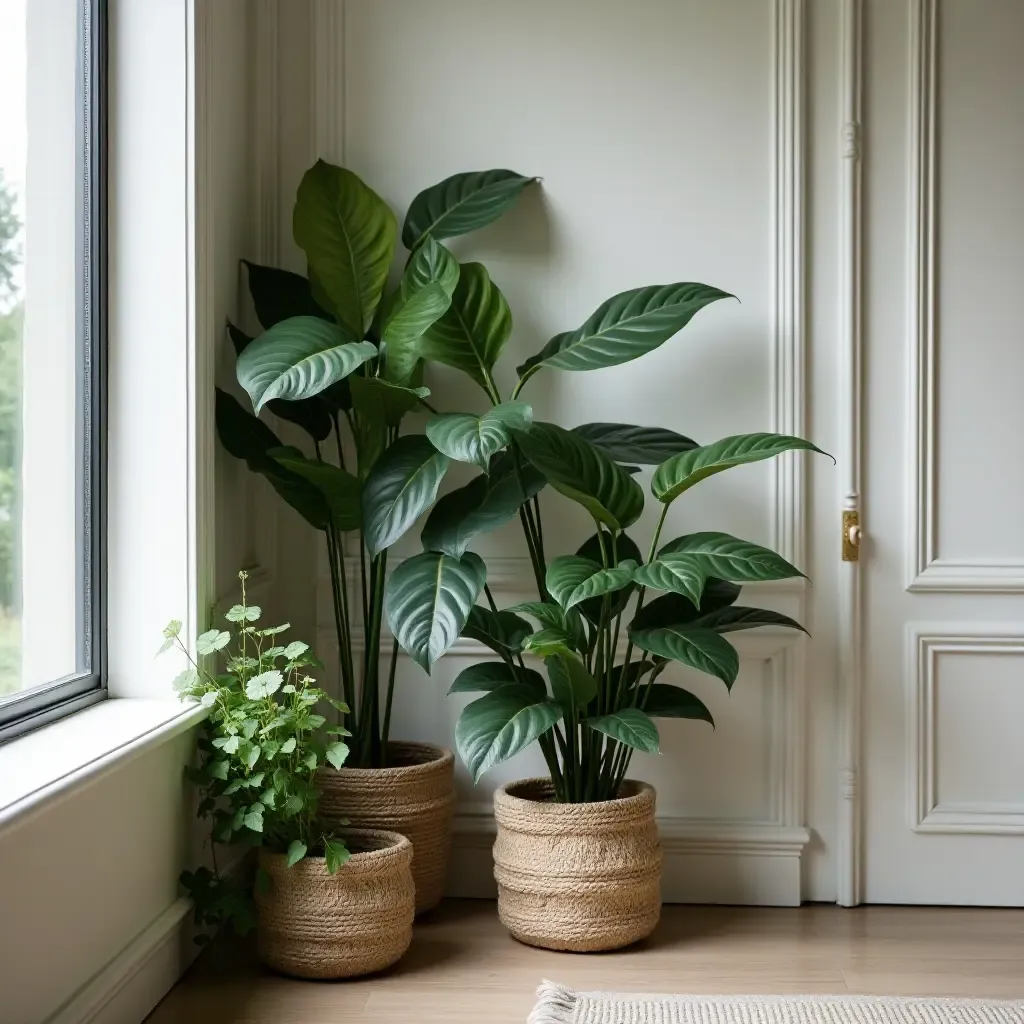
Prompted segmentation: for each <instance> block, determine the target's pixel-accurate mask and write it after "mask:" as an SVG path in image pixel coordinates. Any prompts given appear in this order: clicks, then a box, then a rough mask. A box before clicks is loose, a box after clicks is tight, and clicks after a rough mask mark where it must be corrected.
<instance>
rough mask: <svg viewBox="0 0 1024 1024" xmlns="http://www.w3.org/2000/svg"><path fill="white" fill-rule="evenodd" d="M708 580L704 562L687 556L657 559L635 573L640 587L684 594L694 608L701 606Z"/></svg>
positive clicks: (638, 568)
mask: <svg viewBox="0 0 1024 1024" xmlns="http://www.w3.org/2000/svg"><path fill="white" fill-rule="evenodd" d="M707 578H708V573H707V569H706V567H705V566H704V564H703V562H702V560H701V559H700V558H693V557H690V556H687V555H676V556H671V555H670V556H669V557H667V558H664V559H662V558H656V559H655V560H654V561H653V562H648V563H647V565H641V566H638V567H637V568H636V569H635V570H634V571H633V579H634V580H635V581H636V582H637V583H639V584H640V586H642V587H651V588H652V589H654V590H669V591H671V592H672V593H674V594H682V595H683V597H686V598H688V599H689V600H690V601H692V602H693V606H694V608H698V607H699V606H700V598H701V594H702V593H703V591H704V584H705V582H706V581H707Z"/></svg>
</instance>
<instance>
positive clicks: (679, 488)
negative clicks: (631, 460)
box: [651, 434, 831, 503]
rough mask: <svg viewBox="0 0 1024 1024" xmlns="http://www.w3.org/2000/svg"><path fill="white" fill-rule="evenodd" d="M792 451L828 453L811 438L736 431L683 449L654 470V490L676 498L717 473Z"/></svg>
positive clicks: (662, 496)
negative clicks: (719, 438)
mask: <svg viewBox="0 0 1024 1024" xmlns="http://www.w3.org/2000/svg"><path fill="white" fill-rule="evenodd" d="M789 451H812V452H819V453H820V454H822V455H825V454H826V453H825V452H823V451H822V450H821V449H820V448H818V447H816V446H815V445H813V444H811V442H810V441H805V440H803V438H800V437H792V436H790V435H787V434H736V435H734V436H732V437H723V438H722V439H721V440H720V441H715V442H714V444H707V445H703V446H702V447H700V448H693V449H691V450H690V451H688V452H681V453H680V454H679V455H674V456H673V457H672V458H671V459H669V460H668V461H667V462H663V463H662V464H661V465H660V466H659V467H658V468H657V469H656V470H655V472H654V477H653V479H652V480H651V493H653V494H654V496H655V497H656V498H657V499H658V501H662V502H666V503H667V502H670V501H675V499H676V498H678V497H679V495H680V494H682V493H683V491H687V490H689V489H690V488H691V487H693V486H694V484H698V483H700V481H701V480H706V479H707V478H708V477H709V476H713V475H714V474H715V473H721V472H723V471H724V470H726V469H730V468H731V467H732V466H742V465H745V464H746V463H748V462H760V461H761V460H762V459H770V458H772V457H773V456H775V455H781V454H782V453H783V452H789ZM829 457H830V458H831V456H829Z"/></svg>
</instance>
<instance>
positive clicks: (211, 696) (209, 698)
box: [199, 690, 217, 708]
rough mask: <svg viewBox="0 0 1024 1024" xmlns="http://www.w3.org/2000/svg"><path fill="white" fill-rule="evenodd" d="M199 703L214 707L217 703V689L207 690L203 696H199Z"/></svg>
mask: <svg viewBox="0 0 1024 1024" xmlns="http://www.w3.org/2000/svg"><path fill="white" fill-rule="evenodd" d="M199 703H200V704H201V705H202V706H203V707H204V708H212V707H213V705H214V704H216V703H217V691H216V690H207V691H206V693H204V694H203V695H202V697H200V698H199Z"/></svg>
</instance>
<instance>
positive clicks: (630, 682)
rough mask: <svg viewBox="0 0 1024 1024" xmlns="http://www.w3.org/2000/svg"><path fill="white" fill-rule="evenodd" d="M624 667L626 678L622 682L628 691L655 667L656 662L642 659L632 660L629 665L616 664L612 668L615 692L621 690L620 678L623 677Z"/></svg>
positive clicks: (624, 688)
mask: <svg viewBox="0 0 1024 1024" xmlns="http://www.w3.org/2000/svg"><path fill="white" fill-rule="evenodd" d="M623 668H626V678H625V680H624V681H623V683H622V688H623V690H624V691H625V692H627V693H628V692H629V691H630V690H631V689H632V688H633V687H634V686H636V684H637V682H638V681H639V680H640V679H641V678H642V677H643V676H645V675H647V673H648V672H650V671H651V669H653V668H654V662H653V661H647V660H646V659H641V660H640V661H631V662H630V663H629V666H628V667H626V666H624V665H616V666H615V667H614V668H613V669H612V688H613V691H614V692H618V690H619V680H620V679H621V677H622V670H623Z"/></svg>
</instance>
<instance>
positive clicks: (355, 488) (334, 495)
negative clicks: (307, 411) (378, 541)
mask: <svg viewBox="0 0 1024 1024" xmlns="http://www.w3.org/2000/svg"><path fill="white" fill-rule="evenodd" d="M269 454H270V456H271V458H273V460H274V461H275V462H276V463H277V464H278V465H279V466H281V467H283V468H284V469H286V470H288V472H290V473H294V474H295V475H296V476H299V477H302V479H303V480H305V481H307V482H308V483H310V484H312V485H313V486H314V487H315V488H316V489H317V490H318V491H319V492H320V494H321V495H322V496H323V498H324V500H325V501H326V502H327V506H328V508H329V509H330V511H331V520H332V522H333V523H334V526H335V528H336V529H338V530H358V529H359V527H360V525H361V523H362V506H361V502H360V497H361V492H362V485H361V484H360V482H359V478H358V477H355V476H353V475H352V474H351V473H346V472H345V470H343V469H339V468H338V467H337V466H332V465H331V464H330V463H329V462H321V461H320V460H318V459H307V458H306V457H305V456H304V455H303V454H302V452H300V451H299V450H298V449H297V448H275V449H271V450H270V453H269Z"/></svg>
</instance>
